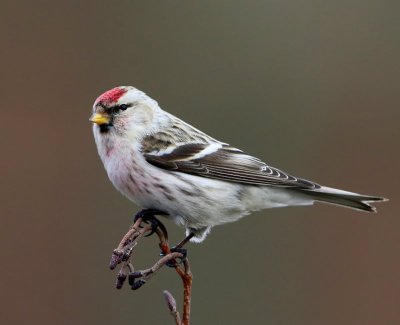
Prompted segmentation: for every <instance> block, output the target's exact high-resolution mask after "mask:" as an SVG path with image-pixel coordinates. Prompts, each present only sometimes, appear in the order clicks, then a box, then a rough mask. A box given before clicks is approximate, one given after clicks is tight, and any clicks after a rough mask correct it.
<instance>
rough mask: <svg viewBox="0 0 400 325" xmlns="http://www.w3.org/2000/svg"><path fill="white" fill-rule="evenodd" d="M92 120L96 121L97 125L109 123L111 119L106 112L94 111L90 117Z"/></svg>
mask: <svg viewBox="0 0 400 325" xmlns="http://www.w3.org/2000/svg"><path fill="white" fill-rule="evenodd" d="M89 121H90V122H93V123H96V124H97V125H102V124H108V123H110V119H109V118H108V117H107V116H105V115H104V114H99V113H93V115H92V116H91V117H90V119H89Z"/></svg>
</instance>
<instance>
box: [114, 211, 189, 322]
mask: <svg viewBox="0 0 400 325" xmlns="http://www.w3.org/2000/svg"><path fill="white" fill-rule="evenodd" d="M146 221H147V222H148V221H151V222H150V223H151V226H149V225H147V224H145V225H143V222H144V220H143V219H142V218H141V217H139V218H137V220H136V221H135V223H134V224H133V225H132V226H131V227H130V228H129V230H128V232H127V233H126V234H125V235H124V236H123V238H122V239H121V242H120V243H119V245H118V247H117V248H116V249H115V250H114V251H113V254H112V256H111V261H110V269H112V270H113V269H115V267H116V266H117V265H118V264H121V263H122V265H121V269H120V271H119V272H118V275H117V282H116V287H117V289H121V288H122V286H123V284H124V283H125V281H126V279H127V278H128V281H129V285H130V286H131V288H132V289H133V290H137V289H139V288H141V287H142V286H143V285H144V284H145V283H146V282H147V281H148V280H149V279H150V278H151V276H152V275H153V274H155V273H156V272H158V271H159V270H160V269H161V268H162V267H163V266H165V265H168V266H173V267H174V268H175V271H176V272H177V273H178V274H179V276H180V277H181V280H182V283H183V289H184V290H183V314H182V320H181V319H180V315H179V312H178V311H177V308H176V301H175V299H174V297H173V296H172V295H171V293H169V292H168V291H164V297H165V300H166V302H167V305H168V309H169V311H170V313H171V315H172V316H173V317H174V320H175V323H176V324H178V325H189V323H190V306H191V294H192V280H193V276H192V273H191V271H190V264H189V260H188V259H187V258H186V256H185V254H183V253H181V252H179V251H173V252H171V249H170V246H169V243H168V232H167V229H166V228H165V226H164V225H163V224H162V223H161V222H160V221H159V220H158V219H156V218H155V217H153V218H151V220H148V219H146ZM146 221H145V222H146ZM148 232H150V233H153V232H155V233H156V234H157V236H158V238H159V240H160V242H159V247H160V249H161V251H162V255H163V256H162V257H161V258H160V259H159V260H158V261H157V262H156V263H155V264H154V265H153V266H152V267H150V268H148V269H145V270H139V271H135V270H134V267H133V264H132V257H133V249H134V248H135V247H136V245H137V244H138V242H139V240H140V239H141V238H143V236H144V235H145V234H146V233H148ZM182 245H183V244H182ZM182 245H178V246H182ZM178 261H179V262H178Z"/></svg>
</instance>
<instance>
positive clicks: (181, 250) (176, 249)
mask: <svg viewBox="0 0 400 325" xmlns="http://www.w3.org/2000/svg"><path fill="white" fill-rule="evenodd" d="M171 253H181V254H182V257H180V258H179V261H178V262H177V261H176V260H171V261H169V262H167V263H165V265H166V266H168V267H176V266H178V265H180V264H182V263H183V261H184V260H185V259H186V257H187V249H186V248H181V247H172V248H171Z"/></svg>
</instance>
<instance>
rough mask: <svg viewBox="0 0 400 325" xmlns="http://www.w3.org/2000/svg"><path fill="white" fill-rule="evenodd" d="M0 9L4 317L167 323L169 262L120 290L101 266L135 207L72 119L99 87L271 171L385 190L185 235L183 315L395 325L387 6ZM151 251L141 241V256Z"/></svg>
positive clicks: (390, 22) (394, 32)
mask: <svg viewBox="0 0 400 325" xmlns="http://www.w3.org/2000/svg"><path fill="white" fill-rule="evenodd" d="M0 12H1V20H0V24H1V29H0V33H1V34H0V35H1V54H0V55H1V65H2V68H1V82H2V87H1V89H2V100H1V107H2V117H1V121H2V127H1V137H0V141H1V149H2V150H1V185H2V186H1V193H0V196H1V228H0V232H1V236H0V247H1V248H0V254H1V255H0V256H1V261H2V267H1V271H0V274H1V276H0V292H1V296H0V299H1V303H0V314H1V323H2V324H172V319H171V318H170V316H169V315H168V312H167V309H166V307H165V306H164V302H163V298H162V294H161V292H162V290H163V289H168V290H170V291H171V292H172V293H173V294H174V295H175V296H176V297H177V298H179V299H180V295H181V286H180V282H179V280H178V278H177V276H176V275H175V274H174V272H172V271H169V270H164V271H163V272H161V273H160V274H159V275H158V276H156V277H155V278H153V280H152V281H151V282H150V283H148V284H147V285H146V286H145V287H143V288H142V289H141V290H140V291H137V292H132V291H130V290H129V289H128V287H126V288H124V289H123V290H122V291H118V290H116V289H114V279H115V275H116V273H115V272H111V271H109V270H108V261H109V257H110V253H111V251H112V249H113V248H114V247H115V246H116V244H117V242H118V240H119V239H120V236H121V235H122V234H123V233H124V232H125V230H126V229H127V227H128V226H129V225H130V222H131V220H132V215H133V214H134V213H135V211H137V209H138V207H136V206H133V205H132V204H131V203H130V202H128V201H127V200H126V199H124V198H123V197H122V196H121V195H120V194H119V193H118V192H117V191H116V190H114V188H113V187H112V185H111V184H110V182H109V181H108V180H107V177H106V174H105V172H104V170H103V166H102V165H101V163H100V160H99V158H98V156H97V152H96V148H95V145H94V141H93V137H92V130H91V125H90V123H89V122H88V118H89V115H90V112H91V105H92V103H93V101H94V99H95V98H96V97H97V96H98V95H99V94H100V93H101V92H103V91H105V90H107V89H109V88H112V87H114V86H116V85H134V86H136V87H138V88H140V89H142V90H144V91H146V92H147V93H148V94H149V95H150V96H152V97H154V98H155V99H157V100H158V101H159V103H160V104H161V106H162V107H163V108H165V109H167V110H168V111H170V112H171V113H173V114H176V115H178V116H179V117H181V118H183V119H184V120H186V121H188V122H189V123H192V124H194V125H195V126H197V127H199V128H201V129H202V130H204V131H206V132H207V133H209V134H211V135H213V136H215V137H217V138H219V139H221V140H223V141H226V142H229V143H231V144H233V145H236V146H238V147H240V148H242V149H244V150H246V151H247V152H249V153H251V154H254V155H257V156H259V157H260V158H262V159H264V160H265V161H267V162H268V163H269V164H271V165H273V166H276V167H279V168H281V169H283V170H287V171H289V172H291V173H293V174H295V175H298V176H302V177H304V178H309V179H312V180H316V181H318V182H320V183H323V184H325V185H329V186H334V187H339V188H343V189H348V190H353V191H357V192H361V193H367V194H376V195H382V196H386V197H389V198H390V199H391V201H390V202H389V203H386V204H380V205H379V214H378V215H367V214H365V213H361V212H356V211H352V210H347V209H342V208H337V207H333V206H329V205H318V206H316V207H303V208H302V207H297V208H287V209H276V210H267V211H263V212H260V213H256V214H254V215H253V216H251V217H249V218H246V219H243V220H241V221H240V222H237V223H234V224H230V225H226V226H224V227H217V228H215V229H214V230H213V231H212V233H211V235H210V236H209V238H208V240H207V241H206V242H205V243H204V244H202V245H193V244H191V245H190V247H189V249H190V251H189V254H190V258H191V261H192V266H193V270H194V275H195V279H194V292H193V310H192V313H193V316H192V319H193V324H250V323H251V324H307V325H310V324H352V325H354V324H363V325H366V324H396V323H400V311H399V301H400V288H399V287H400V285H399V271H400V270H399V269H400V260H399V249H400V247H399V246H400V245H399V226H400V221H399V212H398V211H399V207H398V196H399V186H398V181H399V177H398V176H397V175H398V168H399V163H400V159H399V158H400V152H399V149H400V146H399V139H400V127H399V122H400V112H399V93H400V64H399V58H400V42H399V40H400V39H399V31H400V2H399V1H382V0H375V1H361V0H357V1H356V0H353V1H329V2H328V1H305V0H300V1H299V0H290V1H274V0H269V1H258V2H256V1H198V2H196V3H194V2H191V3H188V2H184V1H146V2H144V1H142V2H139V1H116V2H111V1H107V2H106V1H84V2H80V1H79V2H78V1H13V2H11V1H3V2H2V4H1V8H0ZM167 226H168V227H169V229H170V233H171V237H172V238H173V241H178V240H179V239H181V237H182V236H183V229H179V228H177V227H176V226H174V225H173V224H171V223H169V222H168V223H167ZM157 254H158V250H157V249H156V244H155V239H148V240H147V241H146V242H145V243H143V244H142V246H141V247H140V249H139V255H138V257H137V258H138V262H139V263H140V265H141V266H143V267H145V266H149V265H150V264H151V263H152V262H153V261H154V260H155V259H156V258H157ZM211 269H212V270H214V271H213V272H211V271H210V270H211ZM179 301H180V300H179ZM180 306H181V304H180Z"/></svg>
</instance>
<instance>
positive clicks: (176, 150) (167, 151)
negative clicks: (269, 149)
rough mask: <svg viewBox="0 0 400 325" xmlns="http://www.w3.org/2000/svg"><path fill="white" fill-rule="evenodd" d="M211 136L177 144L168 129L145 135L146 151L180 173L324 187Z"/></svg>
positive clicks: (151, 160) (156, 163) (155, 160)
mask: <svg viewBox="0 0 400 325" xmlns="http://www.w3.org/2000/svg"><path fill="white" fill-rule="evenodd" d="M210 139H211V138H210ZM211 140H212V141H211V142H207V143H185V144H180V145H179V144H178V145H177V144H176V142H174V141H173V142H171V141H170V139H169V138H168V136H167V135H166V134H165V133H163V134H161V135H160V134H155V135H152V136H151V137H150V138H147V139H144V141H143V146H142V153H143V155H144V157H145V159H146V160H147V162H148V163H150V164H152V165H154V166H157V167H159V168H162V169H166V170H170V171H174V172H179V173H186V174H191V175H196V176H201V177H208V178H213V179H218V180H222V181H227V182H235V183H242V184H251V185H269V186H281V187H291V188H298V189H317V188H320V186H319V185H318V184H315V183H312V182H310V181H307V180H304V179H300V178H296V177H294V176H291V175H289V174H287V173H285V172H283V171H281V170H279V169H276V168H273V167H271V166H268V165H267V164H265V163H264V162H262V161H261V160H260V159H258V158H255V157H252V156H250V155H247V154H245V153H244V152H242V151H241V150H239V149H236V148H234V147H231V146H229V145H228V144H224V143H220V142H217V141H215V140H214V139H211ZM172 143H175V144H174V145H172Z"/></svg>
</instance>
